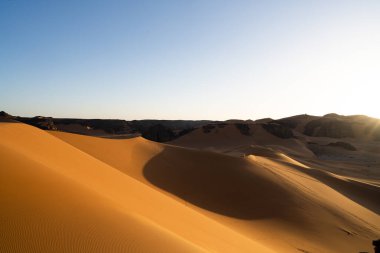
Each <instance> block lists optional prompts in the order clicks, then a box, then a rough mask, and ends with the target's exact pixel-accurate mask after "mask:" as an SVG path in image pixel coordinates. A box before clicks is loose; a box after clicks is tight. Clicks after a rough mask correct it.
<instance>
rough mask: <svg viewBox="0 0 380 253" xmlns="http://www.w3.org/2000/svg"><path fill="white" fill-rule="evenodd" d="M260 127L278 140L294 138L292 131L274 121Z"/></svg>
mask: <svg viewBox="0 0 380 253" xmlns="http://www.w3.org/2000/svg"><path fill="white" fill-rule="evenodd" d="M262 126H263V128H264V129H265V130H267V132H269V133H271V134H273V135H275V136H277V137H279V138H282V139H289V138H294V135H293V131H292V129H291V128H290V127H288V126H286V125H283V124H279V123H277V122H275V121H272V122H269V123H267V124H262Z"/></svg>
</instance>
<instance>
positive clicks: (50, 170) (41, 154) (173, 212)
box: [0, 123, 272, 252]
mask: <svg viewBox="0 0 380 253" xmlns="http://www.w3.org/2000/svg"><path fill="white" fill-rule="evenodd" d="M0 139H1V144H0V152H1V156H0V157H1V160H0V162H1V166H0V168H1V170H0V171H1V176H0V180H1V182H0V188H1V189H0V201H1V209H0V224H1V226H0V236H1V237H0V252H203V251H206V252H208V251H211V252H212V251H214V252H236V251H237V252H249V251H252V249H253V250H255V251H257V252H272V251H271V250H270V249H268V248H267V247H265V246H262V245H260V244H258V243H256V242H254V241H252V240H250V239H248V238H247V237H245V236H243V235H241V234H239V233H237V232H235V231H233V230H232V229H230V228H228V227H226V226H224V225H221V224H220V223H218V222H216V221H214V220H212V219H211V218H208V217H206V216H205V215H202V214H199V213H198V212H196V211H194V210H193V209H191V208H189V207H187V206H185V205H184V204H182V203H180V202H178V201H175V200H174V199H171V198H169V197H168V196H165V195H163V194H162V193H160V192H158V191H156V190H154V189H153V188H151V187H148V186H146V185H144V184H142V183H140V182H139V181H137V180H135V179H133V178H131V177H130V176H128V175H126V174H125V173H121V172H120V171H118V170H117V169H115V168H113V167H111V166H109V165H107V164H106V163H103V162H101V161H100V160H98V159H95V158H94V157H92V156H90V155H88V154H86V153H85V152H83V151H81V150H79V149H77V148H75V147H73V146H71V145H69V144H67V143H65V142H63V141H61V140H59V139H57V138H56V137H54V136H52V135H50V134H48V133H46V132H44V131H41V130H38V129H36V128H34V127H30V126H26V125H23V124H18V123H1V124H0ZM115 141H116V140H115Z"/></svg>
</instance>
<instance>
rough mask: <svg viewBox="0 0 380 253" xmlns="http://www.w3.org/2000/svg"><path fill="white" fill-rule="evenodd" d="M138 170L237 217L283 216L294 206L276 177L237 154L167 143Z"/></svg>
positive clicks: (176, 192)
mask: <svg viewBox="0 0 380 253" xmlns="http://www.w3.org/2000/svg"><path fill="white" fill-rule="evenodd" d="M143 175H144V177H145V178H146V179H147V180H148V181H149V182H150V183H152V184H153V185H155V186H157V187H159V188H161V189H163V190H165V191H167V192H169V193H171V194H174V195H176V196H178V197H179V198H181V199H183V200H185V201H187V202H190V203H191V204H193V205H196V206H198V207H201V208H203V209H207V210H209V211H212V212H215V213H218V214H222V215H226V216H230V217H234V218H238V219H265V218H279V219H281V218H285V216H286V217H287V218H286V219H287V220H289V217H291V216H292V215H291V213H292V207H293V206H296V205H295V200H294V199H293V198H292V196H293V195H292V194H291V193H290V191H289V189H287V188H286V187H284V186H283V185H282V182H281V179H280V178H279V177H277V176H276V175H274V174H273V173H270V172H269V171H267V170H265V169H264V168H261V167H259V166H257V167H255V166H253V165H252V164H250V163H249V162H247V161H246V160H244V159H241V158H237V157H229V156H226V155H221V154H216V153H211V152H202V151H197V150H189V149H182V148H177V147H176V148H174V147H170V146H167V147H165V149H164V150H163V151H162V152H161V153H160V154H158V155H157V156H155V157H153V158H152V159H151V160H150V161H149V162H148V163H147V164H146V165H145V167H144V170H143Z"/></svg>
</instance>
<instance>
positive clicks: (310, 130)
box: [304, 117, 355, 138]
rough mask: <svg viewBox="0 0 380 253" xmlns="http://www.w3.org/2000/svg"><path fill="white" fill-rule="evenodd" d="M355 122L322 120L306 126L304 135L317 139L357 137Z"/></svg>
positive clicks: (311, 122)
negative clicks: (353, 126) (354, 128)
mask: <svg viewBox="0 0 380 253" xmlns="http://www.w3.org/2000/svg"><path fill="white" fill-rule="evenodd" d="M352 125H353V122H349V121H345V120H340V119H336V118H329V117H327V118H321V119H317V120H313V121H310V122H309V123H307V124H306V126H305V130H304V134H305V135H308V136H315V137H330V138H346V137H351V138H353V137H355V135H354V131H353V128H352Z"/></svg>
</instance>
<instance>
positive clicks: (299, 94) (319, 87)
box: [0, 0, 380, 120]
mask: <svg viewBox="0 0 380 253" xmlns="http://www.w3.org/2000/svg"><path fill="white" fill-rule="evenodd" d="M379 87H380V1H378V0H373V1H367V0H360V1H359V0H353V1H350V0H341V1H338V0H326V1H322V0H315V1H312V0H310V1H304V0H299V1H285V0H279V1H269V0H262V1H221V0H215V1H211V0H208V1H205V0H191V1H181V0H180V1H178V0H172V1H159V0H152V1H143V0H135V1H108V0H107V1H106V0H104V1H96V0H88V1H79V0H65V1H50V0H45V1H37V0H33V1H31V0H0V88H1V93H0V110H5V111H7V112H9V113H11V114H14V115H21V116H34V115H45V116H54V117H83V118H122V119H143V118H158V119H219V120H223V119H230V118H241V119H248V118H250V119H257V118H262V117H272V118H280V117H284V116H290V115H295V114H302V113H308V114H315V115H323V114H325V113H329V112H336V113H340V114H368V115H371V116H375V117H380V109H379V102H378V101H379V96H380V88H379Z"/></svg>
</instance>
